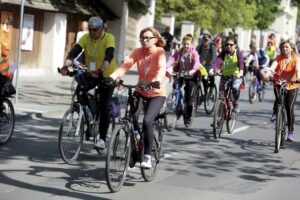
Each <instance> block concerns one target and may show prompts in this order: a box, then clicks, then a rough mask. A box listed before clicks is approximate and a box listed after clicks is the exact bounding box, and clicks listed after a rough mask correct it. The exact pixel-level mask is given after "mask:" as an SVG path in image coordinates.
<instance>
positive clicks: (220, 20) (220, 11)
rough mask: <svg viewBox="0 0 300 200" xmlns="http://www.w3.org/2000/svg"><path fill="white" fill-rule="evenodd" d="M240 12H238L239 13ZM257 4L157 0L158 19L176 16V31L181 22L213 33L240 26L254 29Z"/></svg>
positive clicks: (235, 0)
mask: <svg viewBox="0 0 300 200" xmlns="http://www.w3.org/2000/svg"><path fill="white" fill-rule="evenodd" d="M237 11H238V12H237ZM255 11H256V9H255V4H254V3H251V2H250V3H247V2H246V0H157V1H156V18H157V19H158V20H160V18H161V15H162V14H163V13H170V14H173V15H175V17H176V22H175V23H176V24H175V30H176V29H179V30H180V26H181V21H183V20H189V21H193V22H195V25H196V29H197V28H199V27H201V28H205V29H208V30H209V31H211V32H212V33H218V32H221V31H223V30H224V29H225V28H233V29H235V28H236V27H237V26H238V25H241V26H244V27H253V26H255V24H256V21H255V19H254V16H255Z"/></svg>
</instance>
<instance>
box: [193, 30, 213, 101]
mask: <svg viewBox="0 0 300 200" xmlns="http://www.w3.org/2000/svg"><path fill="white" fill-rule="evenodd" d="M196 50H197V52H198V54H199V56H200V63H201V64H202V65H203V66H204V67H205V69H206V71H209V70H210V69H211V68H212V65H213V63H214V62H215V60H216V57H217V50H216V46H215V44H214V43H213V42H211V35H210V33H209V32H206V34H204V35H203V37H202V42H201V44H199V45H198V46H197V47H196ZM208 79H209V80H208ZM208 79H207V78H206V77H202V82H203V87H204V94H205V96H206V94H207V90H208V87H211V88H212V87H213V86H214V82H215V80H214V76H208ZM208 84H209V85H208ZM211 91H212V90H211Z"/></svg>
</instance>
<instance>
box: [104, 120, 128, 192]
mask: <svg viewBox="0 0 300 200" xmlns="http://www.w3.org/2000/svg"><path fill="white" fill-rule="evenodd" d="M130 155H131V142H130V133H129V132H128V131H127V127H126V125H125V124H119V125H117V126H116V127H115V129H114V132H113V134H112V137H111V139H110V143H109V147H108V149H107V155H106V163H105V175H106V183H107V186H108V188H109V190H110V191H111V192H117V191H119V190H120V189H121V187H122V186H123V184H124V181H125V178H126V173H127V170H128V165H129V160H130Z"/></svg>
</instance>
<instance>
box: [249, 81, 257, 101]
mask: <svg viewBox="0 0 300 200" xmlns="http://www.w3.org/2000/svg"><path fill="white" fill-rule="evenodd" d="M248 96H249V102H250V103H254V102H255V99H256V79H253V80H252V81H251V83H250V84H249V91H248Z"/></svg>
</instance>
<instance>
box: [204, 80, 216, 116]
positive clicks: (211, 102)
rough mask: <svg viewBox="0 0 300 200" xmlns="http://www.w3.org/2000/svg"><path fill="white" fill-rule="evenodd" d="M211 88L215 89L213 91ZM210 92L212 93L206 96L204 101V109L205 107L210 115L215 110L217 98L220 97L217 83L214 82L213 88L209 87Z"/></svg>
mask: <svg viewBox="0 0 300 200" xmlns="http://www.w3.org/2000/svg"><path fill="white" fill-rule="evenodd" d="M211 90H213V91H212V92H211ZM208 94H211V95H208V96H206V98H205V101H204V109H205V112H206V114H208V115H209V114H211V113H212V112H213V111H214V109H215V106H216V102H217V98H218V91H217V86H216V84H215V83H214V86H213V88H211V87H209V89H208Z"/></svg>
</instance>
